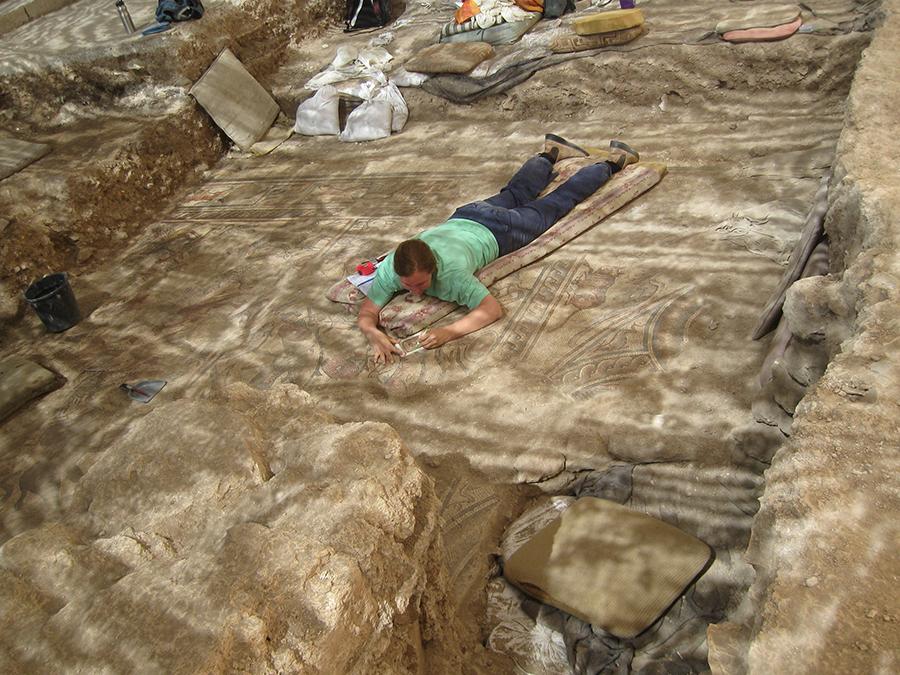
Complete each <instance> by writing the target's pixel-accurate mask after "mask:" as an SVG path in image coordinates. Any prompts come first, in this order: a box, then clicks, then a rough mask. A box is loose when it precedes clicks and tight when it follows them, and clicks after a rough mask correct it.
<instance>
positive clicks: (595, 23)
mask: <svg viewBox="0 0 900 675" xmlns="http://www.w3.org/2000/svg"><path fill="white" fill-rule="evenodd" d="M643 23H644V14H643V12H641V10H639V9H614V10H611V11H608V12H598V13H597V14H588V15H587V16H583V17H581V18H580V19H575V20H574V21H573V22H572V27H573V28H574V29H575V32H576V33H578V35H594V34H596V33H611V32H612V31H614V30H625V29H626V28H634V27H635V26H641V25H643Z"/></svg>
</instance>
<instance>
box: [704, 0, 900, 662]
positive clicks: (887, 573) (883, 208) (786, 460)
mask: <svg viewBox="0 0 900 675" xmlns="http://www.w3.org/2000/svg"><path fill="white" fill-rule="evenodd" d="M884 9H885V10H886V20H885V23H884V25H883V26H882V27H881V28H879V29H878V31H877V33H876V35H875V38H874V39H873V41H872V43H871V45H870V47H869V48H868V49H867V50H866V51H865V52H864V54H863V57H862V60H861V63H860V67H859V69H858V71H857V73H856V76H855V79H854V83H853V87H852V89H851V92H850V97H849V100H848V107H847V116H846V123H845V127H844V130H843V132H842V134H841V137H840V141H839V144H838V149H837V161H836V166H835V173H834V177H833V179H832V183H831V191H830V196H829V212H828V215H827V217H826V222H825V227H826V232H827V234H828V236H829V239H830V241H831V250H832V252H833V253H832V257H831V273H830V274H829V275H828V276H827V277H825V278H824V280H822V281H820V282H816V284H817V287H816V288H805V289H800V291H799V292H801V293H802V295H803V302H805V303H806V306H807V308H808V312H806V314H807V316H814V317H818V321H819V322H820V323H821V330H822V332H823V334H824V335H825V337H826V342H827V337H828V336H829V335H840V334H842V333H843V332H845V331H846V332H848V333H849V335H850V337H848V338H846V339H843V340H842V341H841V342H840V344H839V347H838V353H837V354H836V355H835V357H834V358H833V360H832V361H831V363H830V364H829V366H828V369H827V371H826V372H825V375H824V376H823V377H822V379H821V380H820V381H819V383H818V385H817V386H816V387H815V389H814V390H813V391H812V392H811V393H810V394H809V395H807V396H806V397H805V398H804V399H803V401H802V402H801V403H800V405H799V406H798V408H797V414H796V415H795V418H794V425H793V435H792V438H791V440H790V441H789V442H788V443H787V444H786V445H785V446H784V447H783V448H782V449H781V450H780V451H779V452H778V453H777V454H776V455H775V457H774V459H773V462H772V466H771V468H770V469H769V470H768V471H767V472H766V490H765V493H764V495H763V497H762V499H761V500H760V501H761V508H760V511H759V513H758V515H757V516H756V519H755V522H754V526H753V531H752V538H751V543H750V546H749V548H748V551H747V555H746V557H747V559H748V560H749V561H750V562H751V563H752V564H753V566H754V567H755V569H756V573H757V578H756V581H755V583H754V584H753V587H752V588H751V593H750V597H749V598H748V600H747V603H746V606H745V607H744V616H745V618H744V622H743V624H739V623H737V622H736V623H732V624H726V625H722V626H714V627H712V628H711V629H710V632H709V634H710V663H711V665H712V666H713V671H714V672H727V673H742V672H747V673H782V672H791V673H849V672H870V673H876V672H877V673H882V672H883V673H888V672H896V669H897V663H898V649H897V645H898V644H900V627H898V623H897V620H898V617H897V612H896V607H897V591H896V579H897V577H898V575H900V563H898V559H897V557H896V542H897V537H898V525H897V523H898V519H897V514H898V511H900V490H898V482H897V478H896V476H897V471H896V468H897V464H896V457H897V438H898V437H900V425H898V414H897V413H898V403H897V401H898V400H900V364H898V361H897V356H896V348H895V347H894V345H895V343H896V336H897V328H898V318H900V310H898V307H900V302H898V301H900V297H898V296H900V291H898V269H900V255H898V252H897V251H898V243H900V226H898V214H900V190H898V182H897V176H898V175H900V170H898V169H900V164H898V159H897V158H898V157H900V141H898V137H900V123H898V119H897V115H896V109H897V104H898V98H900V97H898V88H897V87H896V73H897V72H900V50H898V45H900V2H898V1H897V0H890V1H889V2H886V3H885V4H884ZM845 307H846V308H848V309H849V311H847V310H846V309H844V308H845Z"/></svg>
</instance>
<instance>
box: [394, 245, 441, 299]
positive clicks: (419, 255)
mask: <svg viewBox="0 0 900 675" xmlns="http://www.w3.org/2000/svg"><path fill="white" fill-rule="evenodd" d="M394 271H395V272H396V273H397V276H398V277H400V283H401V284H402V285H403V288H405V289H406V290H408V291H409V292H410V293H412V294H413V295H422V294H423V293H424V292H425V291H426V290H428V288H429V287H430V286H431V279H432V276H433V275H434V273H435V272H436V271H437V260H436V259H435V257H434V252H433V251H432V250H431V249H430V248H429V247H428V244H426V243H425V242H424V241H422V240H421V239H407V240H406V241H404V242H401V243H400V245H399V246H398V247H397V250H396V251H395V252H394Z"/></svg>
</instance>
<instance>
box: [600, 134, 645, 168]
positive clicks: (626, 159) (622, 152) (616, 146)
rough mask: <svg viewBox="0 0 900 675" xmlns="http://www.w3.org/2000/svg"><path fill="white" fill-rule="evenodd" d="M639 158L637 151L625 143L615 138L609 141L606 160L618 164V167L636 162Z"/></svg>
mask: <svg viewBox="0 0 900 675" xmlns="http://www.w3.org/2000/svg"><path fill="white" fill-rule="evenodd" d="M640 159H641V156H640V155H639V154H638V151H637V150H635V149H634V148H632V147H631V146H630V145H628V144H627V143H623V142H622V141H616V140H613V141H610V142H609V159H607V160H606V161H608V162H612V163H613V164H616V165H618V167H619V169H624V168H625V167H626V166H628V165H629V164H637V163H638V162H639V161H640Z"/></svg>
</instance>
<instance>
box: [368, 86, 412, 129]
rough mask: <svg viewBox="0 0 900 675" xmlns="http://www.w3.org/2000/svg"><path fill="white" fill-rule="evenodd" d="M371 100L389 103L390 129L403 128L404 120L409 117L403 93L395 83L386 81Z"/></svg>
mask: <svg viewBox="0 0 900 675" xmlns="http://www.w3.org/2000/svg"><path fill="white" fill-rule="evenodd" d="M372 100H373V101H387V102H388V103H389V104H390V106H391V111H392V119H393V121H392V122H391V130H392V131H400V130H401V129H403V126H404V125H405V124H406V120H407V119H409V108H408V107H407V105H406V100H405V99H404V98H403V94H401V93H400V90H399V89H398V88H397V85H396V84H394V83H393V82H388V83H387V84H386V85H385V86H383V87H381V88H380V89H378V90H377V91H376V92H375V95H374V96H373V97H372Z"/></svg>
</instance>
